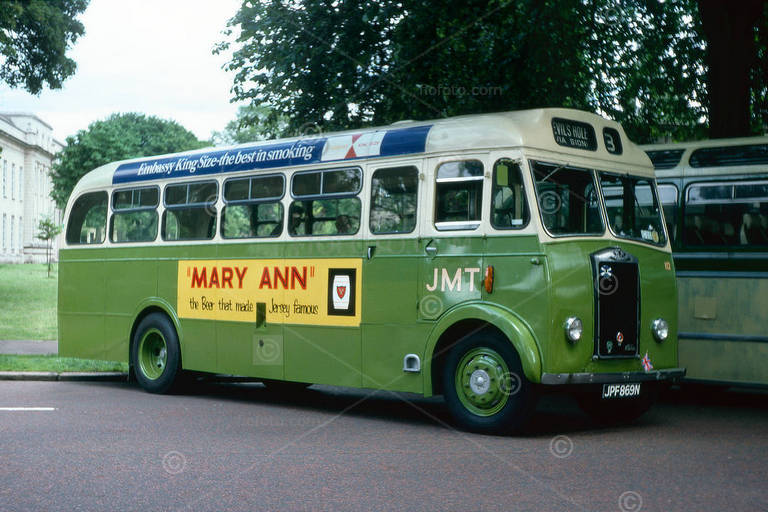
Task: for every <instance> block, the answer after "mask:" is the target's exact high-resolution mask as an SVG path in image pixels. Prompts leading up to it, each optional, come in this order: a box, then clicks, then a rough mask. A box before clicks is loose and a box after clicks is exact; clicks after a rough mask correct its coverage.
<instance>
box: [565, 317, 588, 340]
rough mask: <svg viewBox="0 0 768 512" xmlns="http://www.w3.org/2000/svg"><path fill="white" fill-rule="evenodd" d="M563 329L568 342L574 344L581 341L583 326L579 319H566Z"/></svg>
mask: <svg viewBox="0 0 768 512" xmlns="http://www.w3.org/2000/svg"><path fill="white" fill-rule="evenodd" d="M563 327H564V328H565V337H566V338H568V341H570V342H571V343H576V342H577V341H579V340H580V339H581V334H582V332H583V331H584V326H583V325H582V324H581V319H580V318H579V317H577V316H571V317H568V319H567V320H566V321H565V325H564V326H563Z"/></svg>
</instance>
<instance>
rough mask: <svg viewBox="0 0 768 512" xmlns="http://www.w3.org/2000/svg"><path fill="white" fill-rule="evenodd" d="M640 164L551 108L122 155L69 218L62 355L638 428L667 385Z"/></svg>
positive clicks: (491, 427) (74, 202)
mask: <svg viewBox="0 0 768 512" xmlns="http://www.w3.org/2000/svg"><path fill="white" fill-rule="evenodd" d="M662 219H663V217H662V210H661V208H660V206H659V202H658V199H657V192H656V185H655V181H654V177H653V168H652V166H651V162H650V160H649V159H648V157H647V156H646V155H645V153H643V151H642V150H640V149H639V148H638V147H637V146H635V145H634V144H632V143H631V142H630V141H629V140H628V139H627V138H626V136H625V134H624V132H623V130H622V128H621V126H620V125H618V124H617V123H615V122H611V121H607V120H605V119H603V118H601V117H598V116H596V115H592V114H587V113H583V112H579V111H574V110H566V109H542V110H531V111H522V112H510V113H499V114H488V115H474V116H465V117H456V118H450V119H441V120H436V121H426V122H412V121H407V122H401V123H395V124H393V125H391V126H385V127H380V128H372V129H361V130H357V131H350V132H342V133H332V134H323V135H318V136H313V137H310V138H306V137H304V138H296V139H283V140H277V141H269V142H259V143H253V144H246V145H240V146H235V147H231V148H211V149H206V150H198V151H193V152H187V153H179V154H173V155H164V156H157V157H151V158H141V159H135V160H129V161H122V162H116V163H112V164H109V165H105V166H103V167H100V168H98V169H96V170H94V171H91V172H90V173H89V174H87V175H86V176H84V177H83V178H82V179H81V180H80V182H79V183H78V184H77V186H76V187H75V190H74V191H73V193H72V196H71V199H70V202H69V204H68V206H67V209H66V214H65V225H66V232H65V246H64V247H63V248H62V249H61V252H60V267H59V340H60V341H59V351H60V354H62V355H67V356H78V357H85V358H97V359H107V360H118V361H128V362H129V363H130V367H131V369H132V372H133V373H134V374H135V377H136V380H137V381H138V382H139V384H140V385H141V386H142V387H143V388H144V389H146V390H147V391H150V392H165V391H168V390H169V389H171V387H172V386H173V385H174V383H176V382H178V380H179V378H180V377H181V376H182V375H183V374H184V373H185V372H189V371H194V372H212V373H218V374H234V375H240V376H249V377H254V378H258V379H263V380H264V381H265V383H266V384H267V385H268V386H276V387H277V386H278V385H282V386H286V385H289V384H288V383H292V384H290V385H292V386H304V385H308V384H328V385H336V386H352V387H358V388H373V389H384V390H392V391H402V392H413V393H420V394H422V395H424V396H432V395H437V394H442V395H444V397H445V400H446V402H447V405H448V408H449V410H450V411H451V413H452V415H453V417H454V418H455V420H456V422H457V423H458V424H459V425H460V426H461V427H463V428H466V429H470V430H476V431H511V430H515V429H516V428H518V427H520V426H521V425H522V424H523V422H524V421H525V420H526V419H527V418H528V417H529V416H530V414H531V411H532V408H533V405H534V403H535V397H536V395H537V392H539V391H541V390H542V389H555V390H557V389H560V390H562V391H567V392H571V393H575V394H576V395H577V396H579V397H580V400H581V403H582V404H583V405H584V407H585V408H586V409H587V410H588V411H589V412H592V413H594V414H595V415H596V416H598V417H602V418H608V419H631V418H633V417H636V416H638V415H639V414H641V413H642V412H643V411H644V410H645V409H647V407H648V406H649V405H650V403H651V401H652V399H653V396H654V392H655V391H656V388H657V387H658V386H659V385H660V384H661V383H663V382H665V381H667V382H668V381H670V380H673V379H676V378H678V377H680V376H682V375H683V374H684V370H683V369H682V368H680V367H679V366H678V362H677V336H676V330H677V307H676V304H677V302H676V289H675V279H674V267H673V264H672V258H671V253H670V245H669V243H668V237H667V234H666V230H665V227H664V223H663V220H662Z"/></svg>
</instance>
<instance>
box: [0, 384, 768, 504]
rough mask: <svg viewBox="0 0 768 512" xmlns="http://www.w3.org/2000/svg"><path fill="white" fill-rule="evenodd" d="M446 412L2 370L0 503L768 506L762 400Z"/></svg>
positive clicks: (734, 397) (385, 402) (328, 395)
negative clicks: (482, 428) (502, 419)
mask: <svg viewBox="0 0 768 512" xmlns="http://www.w3.org/2000/svg"><path fill="white" fill-rule="evenodd" d="M30 407H36V408H43V409H37V410H29V409H26V410H16V409H14V408H30ZM447 420H448V418H447V411H446V409H445V406H444V405H443V403H442V402H441V401H440V399H428V400H427V399H423V398H419V397H414V396H412V395H397V396H395V395H392V394H387V393H381V392H380V393H376V394H373V395H370V394H369V393H368V392H366V391H361V390H346V389H338V388H329V387H319V386H315V387H313V388H310V389H309V390H307V391H305V392H303V393H302V394H300V395H298V396H297V397H280V396H278V395H276V394H275V393H274V392H272V391H269V390H267V389H266V388H264V387H263V386H261V385H260V384H226V385H220V384H219V385H214V384H210V385H205V386H203V385H201V386H199V387H198V388H196V389H195V393H194V394H185V395H181V396H156V395H149V394H147V393H144V392H143V391H141V390H140V389H139V388H138V387H136V386H135V385H133V384H128V383H85V382H14V381H4V382H0V510H2V511H16V510H18V511H25V512H26V511H33V510H120V511H122V510H146V511H150V510H193V511H199V510H248V511H253V510H354V511H363V510H429V511H435V510H465V511H476V510H503V511H523V510H555V511H558V510H562V511H579V510H586V511H593V510H607V511H608V510H612V511H621V512H637V511H640V510H643V511H646V510H647V511H651V510H659V511H674V510H685V511H708V510H713V511H714V510H739V511H742V510H768V488H766V485H765V483H766V474H767V473H768V462H767V461H766V459H767V456H768V428H766V427H768V395H766V394H744V393H719V394H711V393H708V392H707V393H704V394H702V395H699V396H694V397H692V396H688V395H684V394H682V393H674V394H671V395H666V396H665V397H664V398H663V400H662V402H661V403H660V404H658V405H657V406H656V407H655V408H654V409H653V410H652V411H651V412H650V413H648V414H647V415H646V416H644V417H643V418H642V419H641V420H640V421H639V422H637V423H636V424H634V425H631V426H624V427H613V428H600V427H597V426H595V425H594V424H592V423H591V422H590V421H589V420H588V418H587V417H586V416H584V415H582V414H581V413H580V412H579V411H578V409H577V408H576V407H575V406H574V404H573V403H572V402H571V401H570V400H568V399H562V398H551V397H548V398H546V399H545V400H544V402H543V403H542V404H541V405H540V406H539V410H538V412H537V415H536V417H535V419H534V422H533V426H532V428H533V430H535V432H534V433H531V434H527V435H524V436H518V437H492V436H482V435H475V434H466V433H463V432H457V431H455V430H453V429H452V428H450V427H449V426H447Z"/></svg>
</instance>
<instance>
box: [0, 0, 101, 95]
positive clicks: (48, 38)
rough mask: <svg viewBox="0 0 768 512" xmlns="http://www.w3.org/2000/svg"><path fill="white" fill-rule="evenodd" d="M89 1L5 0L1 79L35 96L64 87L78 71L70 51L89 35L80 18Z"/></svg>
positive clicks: (0, 13)
mask: <svg viewBox="0 0 768 512" xmlns="http://www.w3.org/2000/svg"><path fill="white" fill-rule="evenodd" d="M88 1H89V0H3V2H2V6H0V80H2V81H4V82H5V83H7V84H8V85H9V86H10V87H12V88H13V87H18V86H22V87H24V89H26V90H27V91H29V92H30V93H32V94H39V93H40V91H41V90H42V89H43V87H45V86H47V87H50V88H51V89H59V88H61V84H62V82H63V81H64V80H65V79H67V78H68V77H70V76H71V75H72V74H73V73H74V72H75V69H76V68H77V65H76V64H75V61H74V60H72V59H70V58H69V57H67V55H66V53H67V50H69V48H70V47H71V46H72V45H73V44H74V43H75V41H77V38H78V37H79V36H81V35H83V33H84V32H85V29H84V28H83V24H82V23H80V22H79V21H78V20H77V19H76V17H77V15H79V14H80V13H82V12H83V11H85V8H86V7H88Z"/></svg>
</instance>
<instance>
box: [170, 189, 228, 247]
mask: <svg viewBox="0 0 768 512" xmlns="http://www.w3.org/2000/svg"><path fill="white" fill-rule="evenodd" d="M217 194H218V185H217V184H216V182H215V181H209V182H203V183H182V184H178V185H168V186H167V187H165V212H164V213H163V229H162V233H161V234H162V237H163V240H171V241H173V240H210V239H212V238H213V236H214V234H215V233H216V206H215V204H216V199H217Z"/></svg>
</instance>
